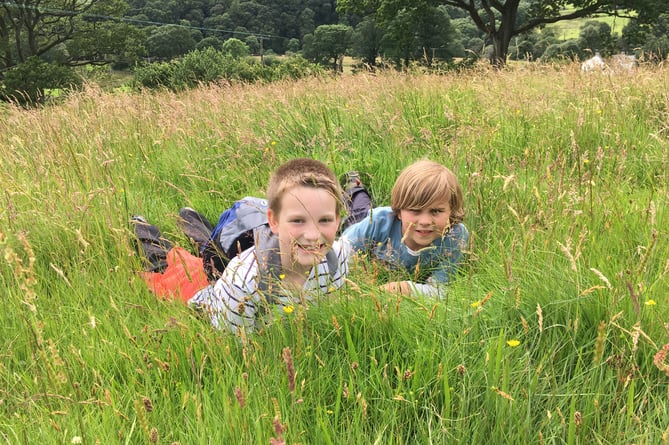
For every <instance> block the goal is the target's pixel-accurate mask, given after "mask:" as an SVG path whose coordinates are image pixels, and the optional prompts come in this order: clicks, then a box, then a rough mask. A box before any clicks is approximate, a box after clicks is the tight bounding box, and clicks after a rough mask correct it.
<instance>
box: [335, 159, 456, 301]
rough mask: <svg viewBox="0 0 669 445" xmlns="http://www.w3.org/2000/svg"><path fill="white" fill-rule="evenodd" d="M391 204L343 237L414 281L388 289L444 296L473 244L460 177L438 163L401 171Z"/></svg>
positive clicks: (427, 162) (417, 164)
mask: <svg viewBox="0 0 669 445" xmlns="http://www.w3.org/2000/svg"><path fill="white" fill-rule="evenodd" d="M390 203H391V205H390V207H377V208H374V209H372V210H371V212H370V214H369V215H368V216H367V217H366V218H364V219H363V220H362V221H360V222H358V223H357V224H354V225H352V226H351V227H349V228H348V229H346V230H345V231H344V233H343V238H344V239H346V240H348V242H350V244H351V246H352V247H353V249H354V250H356V251H358V252H368V253H370V254H371V255H372V257H374V258H376V259H379V260H381V261H383V262H385V263H388V264H389V265H390V267H391V268H396V269H404V270H406V271H407V272H409V273H410V274H412V276H413V277H414V279H412V280H404V281H394V282H390V283H387V284H385V285H383V286H382V288H383V289H385V290H387V291H391V292H399V293H402V294H404V295H409V294H412V293H420V294H423V295H430V296H443V295H444V294H445V284H447V283H448V282H449V281H451V280H452V279H453V277H454V276H455V274H456V273H457V270H458V265H459V264H460V263H461V261H462V259H463V251H464V250H465V249H466V247H467V242H468V240H469V232H468V231H467V228H466V227H465V225H464V224H463V223H462V220H463V218H464V214H465V212H464V201H463V197H462V189H461V187H460V184H459V183H458V180H457V178H456V177H455V175H454V174H453V172H452V171H451V170H449V169H448V168H446V167H445V166H443V165H441V164H439V163H437V162H433V161H430V160H427V159H423V160H419V161H417V162H414V163H413V164H411V165H409V166H408V167H406V168H405V169H404V170H403V171H402V172H401V173H400V175H399V176H398V178H397V180H396V181H395V184H394V186H393V189H392V192H391V201H390Z"/></svg>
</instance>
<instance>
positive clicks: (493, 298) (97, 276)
mask: <svg viewBox="0 0 669 445" xmlns="http://www.w3.org/2000/svg"><path fill="white" fill-rule="evenodd" d="M668 81H669V73H668V72H667V71H666V70H640V71H638V72H635V73H632V74H630V75H626V76H610V77H609V76H599V75H594V76H584V75H581V74H580V72H579V69H578V66H570V67H564V68H561V69H558V68H552V67H541V68H535V67H519V68H517V69H509V70H508V71H505V72H501V73H493V72H487V71H485V70H481V71H476V72H472V73H468V74H466V75H465V74H462V75H455V74H453V75H446V76H428V75H397V76H393V75H374V76H355V77H350V76H347V77H343V78H339V79H309V80H302V81H299V82H297V83H278V84H273V85H267V86H262V87H258V86H232V87H211V88H203V89H197V90H193V91H189V92H186V93H183V94H179V95H176V94H170V93H155V94H120V93H115V94H111V93H105V92H103V91H101V90H99V89H97V88H95V87H94V86H90V87H89V88H88V89H87V90H86V91H84V92H82V93H80V94H76V95H74V96H72V97H71V98H70V99H69V100H68V101H67V102H66V103H64V104H62V105H58V106H54V107H48V108H43V109H33V110H23V109H16V108H12V107H10V106H7V107H4V108H3V109H2V110H0V150H1V152H0V172H1V176H0V178H1V183H0V184H1V185H2V190H3V195H2V196H3V198H2V199H3V206H2V207H0V219H1V220H2V224H1V225H0V248H1V249H2V258H3V259H2V260H1V261H0V285H1V286H2V288H3V289H4V294H3V295H4V298H3V302H4V303H5V310H4V311H3V312H2V314H1V315H0V323H1V325H2V326H3V335H2V340H1V341H2V352H1V353H0V354H2V360H0V381H1V382H2V384H1V385H0V412H1V413H2V415H1V416H0V438H1V439H2V441H3V442H6V443H39V442H40V441H41V442H43V443H76V442H77V441H79V440H81V443H95V442H96V441H99V443H110V442H114V443H119V442H120V443H173V442H178V443H182V444H191V443H203V444H204V443H269V442H270V440H271V439H273V440H275V441H279V443H280V441H281V440H283V441H285V443H313V444H322V443H333V444H337V443H360V444H368V443H383V444H386V443H390V444H392V443H397V444H400V443H402V444H403V443H648V444H650V443H653V444H655V443H666V442H667V438H668V435H669V431H668V430H667V425H669V416H668V415H667V414H666V413H667V409H666V408H667V403H668V401H669V400H668V398H669V393H668V389H667V388H668V386H667V383H669V380H668V379H669V377H667V374H666V369H667V368H666V366H669V364H667V362H666V361H663V360H662V356H661V355H660V356H656V354H658V352H661V351H662V348H663V346H664V345H666V344H669V327H668V326H667V320H669V310H668V309H667V306H668V305H669V283H668V278H667V275H668V274H669V259H668V258H669V243H667V242H666V239H667V228H668V227H669V215H668V214H667V204H668V201H669V199H668V195H667V194H668V177H667V175H668V173H667V172H669V165H668V156H669V155H667V153H669V150H668V145H669V141H668V134H669V127H668V126H667V122H669V96H667V92H666V85H667V83H668ZM296 156H313V157H316V158H319V159H322V160H324V161H326V162H327V163H328V164H329V165H331V166H332V168H333V169H334V170H335V171H336V172H337V173H338V174H341V173H343V172H346V171H348V170H351V169H357V170H360V171H361V172H363V173H365V175H364V177H365V178H367V179H366V182H367V183H368V185H369V187H370V189H371V191H372V194H373V196H374V198H375V200H376V201H377V202H378V203H388V200H389V195H390V190H391V187H392V183H393V181H394V179H395V177H396V175H397V173H398V172H399V170H400V169H402V168H403V167H404V166H406V165H407V164H408V163H410V162H411V161H412V160H415V159H418V158H421V157H424V156H429V157H430V158H432V159H434V160H437V161H441V162H443V163H445V164H446V165H448V166H449V167H451V168H452V169H453V170H454V171H455V172H456V173H457V175H458V177H459V178H460V181H461V183H462V185H463V188H464V191H465V198H466V208H467V212H468V213H467V216H466V218H465V223H466V224H467V226H468V227H469V229H470V231H471V235H472V237H471V246H470V248H471V252H470V253H469V256H468V262H467V264H466V267H465V268H464V270H463V273H462V276H461V277H460V278H459V279H458V280H457V281H456V282H455V283H454V284H453V285H452V286H451V289H450V291H449V295H448V298H447V300H444V301H432V300H427V299H417V298H401V297H397V296H395V295H389V294H383V293H381V292H379V291H378V290H377V285H378V284H379V283H380V282H382V281H383V280H386V279H389V278H391V277H392V273H389V272H388V271H385V270H384V269H383V267H381V266H380V265H378V264H375V263H374V262H372V261H368V260H362V261H360V262H357V263H356V264H354V265H353V273H352V276H351V279H352V280H353V281H354V282H356V283H357V285H358V286H359V289H354V288H352V287H348V288H346V289H343V290H342V291H341V292H339V293H338V294H337V295H336V296H335V298H333V299H332V300H330V301H324V302H322V303H321V304H320V305H318V306H316V307H310V308H308V309H306V310H305V308H300V307H296V308H294V310H293V311H292V312H290V313H285V314H284V321H282V322H279V323H275V324H273V325H272V326H271V327H269V328H268V329H266V330H265V331H264V332H262V333H260V334H259V335H256V336H254V337H253V338H251V339H250V342H249V343H247V344H245V345H242V344H241V343H240V342H239V340H238V339H236V338H234V337H232V336H230V335H228V334H226V333H225V332H219V331H216V330H214V329H213V328H211V327H210V326H209V325H208V323H207V322H206V320H202V319H200V318H198V316H197V314H195V313H193V312H191V311H190V310H188V309H187V308H185V307H183V305H182V304H177V303H175V302H165V301H161V300H158V299H156V298H155V297H153V296H152V295H151V294H150V293H149V292H148V290H147V288H146V286H145V285H144V283H143V282H142V280H141V279H140V278H139V276H138V274H137V271H138V270H139V269H140V267H141V266H140V262H139V260H138V258H137V255H136V253H135V252H134V249H133V245H132V241H131V233H130V232H129V229H128V226H127V221H128V218H129V217H130V215H133V214H143V215H144V216H145V217H147V219H149V221H152V222H154V223H156V224H158V225H159V226H160V227H161V228H162V229H163V231H164V232H165V233H166V235H167V236H169V237H170V238H172V239H173V240H175V241H176V242H177V243H179V244H183V245H185V246H188V244H187V241H186V240H185V238H184V237H183V235H182V234H180V233H179V231H178V229H177V227H176V224H175V216H176V213H177V211H178V209H179V208H180V207H183V206H186V205H188V206H191V207H194V208H197V209H199V210H201V211H202V212H204V213H205V214H206V215H207V216H208V217H209V218H210V219H212V220H215V219H216V218H217V217H218V214H219V213H220V212H221V211H222V210H223V209H225V208H226V207H227V206H229V205H230V203H231V202H232V201H234V200H235V199H238V198H240V197H241V196H244V195H261V194H263V193H264V188H265V184H266V182H267V179H268V177H269V174H270V172H271V170H272V169H273V168H275V167H276V166H278V165H279V164H280V163H282V162H283V161H285V160H287V159H289V158H292V157H296ZM658 357H659V358H658Z"/></svg>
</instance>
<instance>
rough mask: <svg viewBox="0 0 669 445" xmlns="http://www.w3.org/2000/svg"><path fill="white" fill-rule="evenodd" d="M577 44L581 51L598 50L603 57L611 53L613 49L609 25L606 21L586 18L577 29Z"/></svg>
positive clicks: (592, 51) (593, 51) (594, 51)
mask: <svg viewBox="0 0 669 445" xmlns="http://www.w3.org/2000/svg"><path fill="white" fill-rule="evenodd" d="M578 45H579V47H580V48H581V50H582V51H590V52H591V54H594V53H596V52H600V53H601V54H602V56H604V57H606V56H609V55H611V54H612V53H613V51H614V50H615V39H614V38H613V36H612V35H611V27H610V26H609V24H608V23H604V22H600V21H598V20H588V21H587V22H585V23H584V24H583V25H582V26H581V29H580V30H579V37H578Z"/></svg>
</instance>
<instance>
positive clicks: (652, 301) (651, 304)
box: [644, 300, 657, 306]
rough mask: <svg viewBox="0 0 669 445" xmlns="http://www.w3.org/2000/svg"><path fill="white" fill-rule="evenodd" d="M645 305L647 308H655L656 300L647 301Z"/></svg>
mask: <svg viewBox="0 0 669 445" xmlns="http://www.w3.org/2000/svg"><path fill="white" fill-rule="evenodd" d="M644 304H645V305H646V306H655V305H656V304H657V303H656V302H655V300H647V301H646V302H645V303H644Z"/></svg>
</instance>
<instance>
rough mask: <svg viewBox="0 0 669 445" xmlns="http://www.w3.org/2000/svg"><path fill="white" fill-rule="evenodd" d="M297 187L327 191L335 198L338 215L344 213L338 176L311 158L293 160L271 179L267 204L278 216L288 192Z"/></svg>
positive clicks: (275, 172) (276, 171) (273, 174)
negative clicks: (284, 196)
mask: <svg viewBox="0 0 669 445" xmlns="http://www.w3.org/2000/svg"><path fill="white" fill-rule="evenodd" d="M296 186H305V187H313V188H320V189H325V190H326V191H328V192H330V193H331V194H332V196H334V198H335V201H336V203H337V209H336V211H337V214H338V215H341V214H342V213H343V211H344V204H343V202H342V199H341V197H342V192H341V187H340V186H339V181H338V180H337V176H336V175H335V174H334V173H333V172H332V170H331V169H330V167H328V166H327V165H325V164H324V163H322V162H321V161H317V160H315V159H310V158H297V159H292V160H290V161H288V162H286V163H284V164H283V165H281V166H280V167H279V168H277V169H276V170H275V171H274V173H272V176H271V177H270V178H269V186H268V187H267V203H268V206H269V208H270V209H272V211H273V212H274V213H276V214H277V215H278V214H279V212H280V211H281V201H282V198H283V195H284V194H285V193H286V191H288V190H290V189H292V188H293V187H296Z"/></svg>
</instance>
